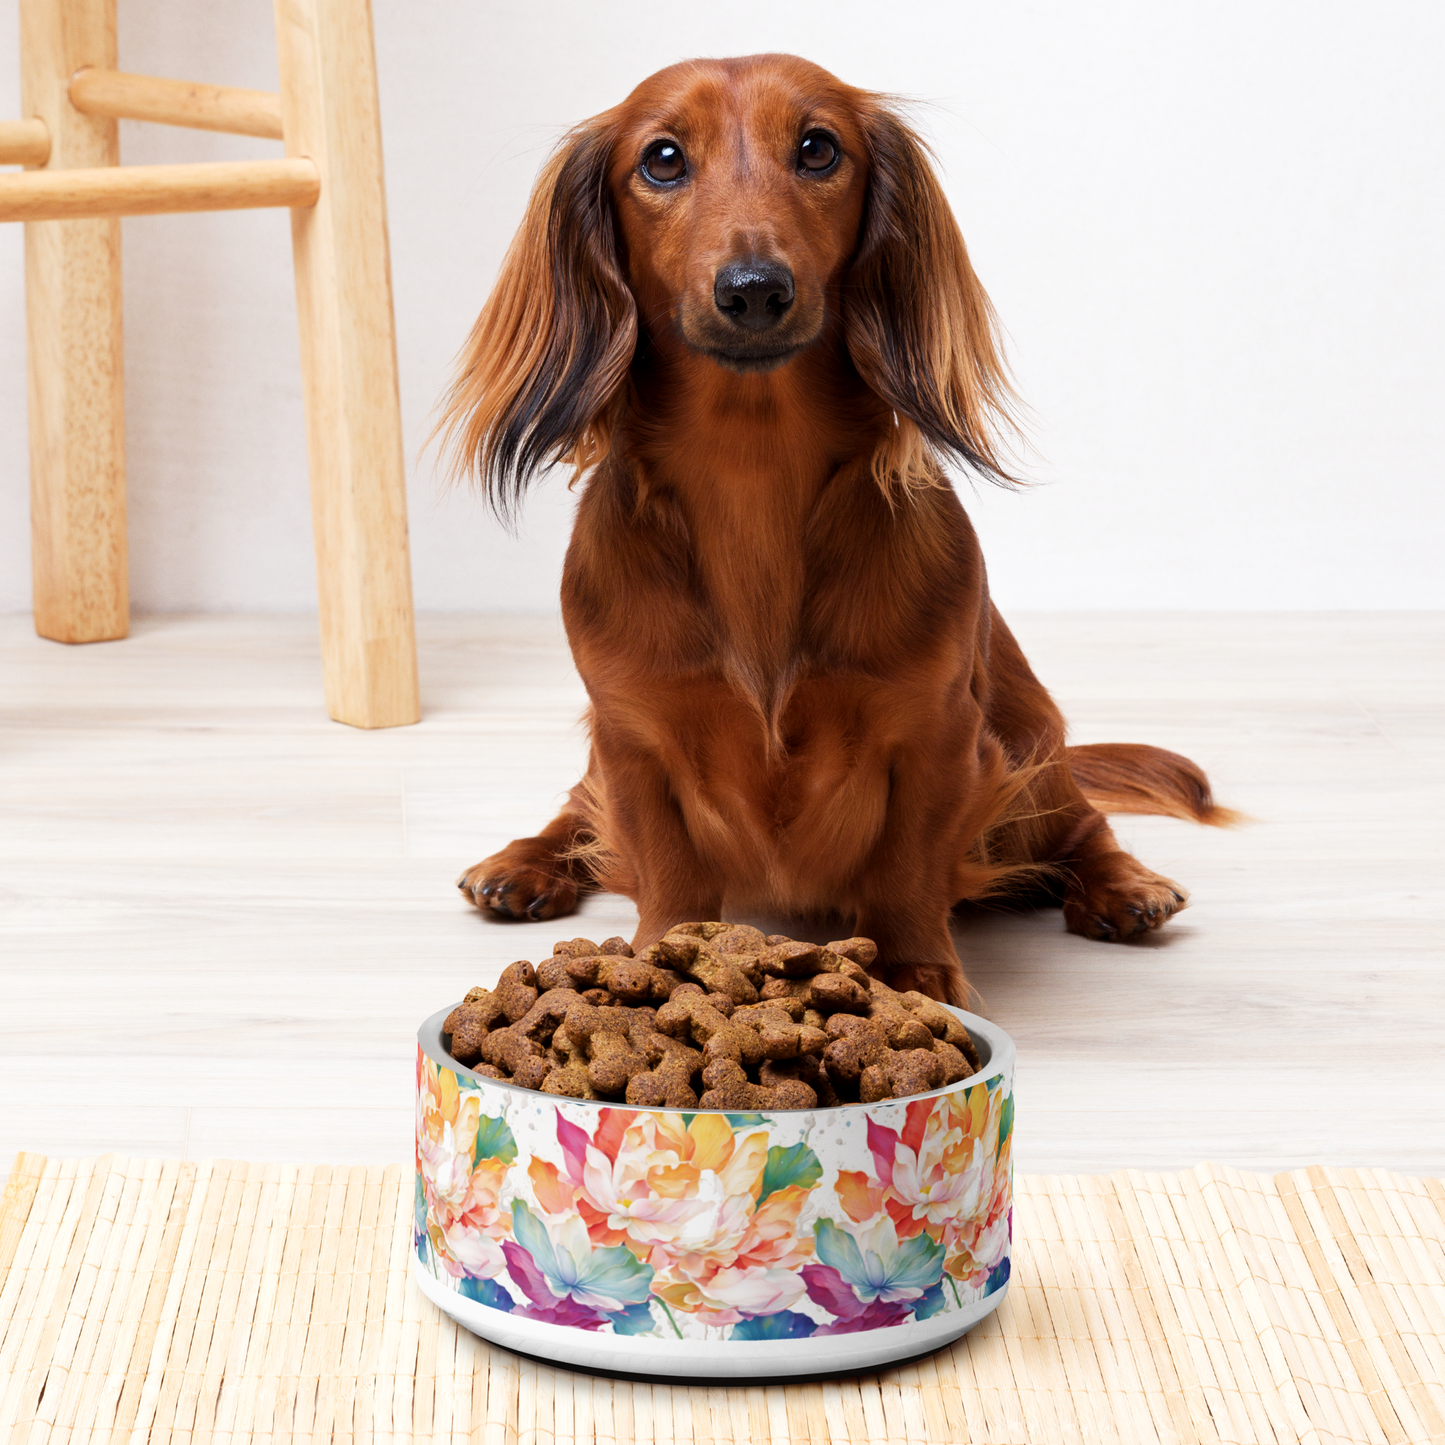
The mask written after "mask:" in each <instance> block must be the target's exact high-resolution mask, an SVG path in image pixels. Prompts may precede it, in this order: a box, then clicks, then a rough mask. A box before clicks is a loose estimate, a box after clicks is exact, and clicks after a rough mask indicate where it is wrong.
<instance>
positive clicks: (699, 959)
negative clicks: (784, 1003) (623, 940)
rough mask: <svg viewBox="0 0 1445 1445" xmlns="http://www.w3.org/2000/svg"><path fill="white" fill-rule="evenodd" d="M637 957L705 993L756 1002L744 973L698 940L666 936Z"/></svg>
mask: <svg viewBox="0 0 1445 1445" xmlns="http://www.w3.org/2000/svg"><path fill="white" fill-rule="evenodd" d="M639 956H640V957H641V958H644V959H646V960H647V961H648V962H649V963H652V964H655V965H656V966H657V967H659V968H670V969H675V970H676V971H677V972H678V973H682V974H686V975H687V977H688V978H691V979H694V980H696V982H698V983H700V984H701V985H702V986H703V987H704V988H705V989H707V990H708V992H709V993H725V994H726V995H727V996H728V997H729V998H730V999H732V1001H733V1002H734V1003H756V1002H757V1001H758V991H757V988H756V987H755V986H754V984H753V982H752V980H751V979H749V978H748V976H747V974H745V973H744V972H743V971H742V969H741V968H739V967H738V965H737V964H736V963H735V962H732V961H729V960H727V959H725V958H722V957H720V956H719V955H717V954H715V953H713V952H712V950H711V949H709V948H708V947H707V945H706V944H705V943H704V942H703V941H702V940H701V939H697V938H693V937H691V936H687V935H682V936H673V935H671V934H669V935H668V936H667V937H666V938H663V939H659V940H658V942H656V943H654V944H653V945H652V947H651V948H644V949H643V950H642V953H641V954H640V955H639Z"/></svg>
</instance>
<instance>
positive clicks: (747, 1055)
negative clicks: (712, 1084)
mask: <svg viewBox="0 0 1445 1445" xmlns="http://www.w3.org/2000/svg"><path fill="white" fill-rule="evenodd" d="M657 1028H658V1031H659V1032H660V1033H664V1034H669V1035H671V1036H672V1037H673V1038H675V1039H681V1038H690V1039H691V1040H692V1041H693V1042H694V1043H696V1044H701V1045H702V1051H703V1057H704V1058H706V1059H708V1060H709V1061H711V1060H713V1059H719V1058H728V1059H735V1060H738V1061H740V1062H742V1063H743V1064H760V1063H761V1062H762V1061H763V1045H762V1040H761V1039H759V1037H758V1036H757V1034H755V1033H754V1032H753V1031H752V1029H750V1028H745V1027H744V1026H743V1025H741V1024H735V1023H733V1021H732V1020H731V1019H729V1018H727V1017H725V1016H724V1015H723V1014H722V1013H721V1012H720V1011H719V1010H717V1009H715V1008H714V1007H713V1006H712V1004H710V1003H709V1002H708V1001H707V999H705V998H698V997H697V995H695V994H684V995H683V997H681V998H676V997H674V998H671V999H669V1000H668V1001H667V1002H666V1003H665V1004H663V1006H662V1007H661V1008H660V1009H658V1011H657Z"/></svg>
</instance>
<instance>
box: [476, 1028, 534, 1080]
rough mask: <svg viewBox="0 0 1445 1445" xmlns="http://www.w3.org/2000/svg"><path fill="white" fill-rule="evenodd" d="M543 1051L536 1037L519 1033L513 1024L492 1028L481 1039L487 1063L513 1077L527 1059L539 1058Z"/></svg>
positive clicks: (482, 1050)
mask: <svg viewBox="0 0 1445 1445" xmlns="http://www.w3.org/2000/svg"><path fill="white" fill-rule="evenodd" d="M543 1053H544V1050H543V1048H542V1045H541V1044H539V1043H538V1042H537V1040H536V1039H529V1038H528V1037H527V1036H526V1034H523V1033H519V1032H518V1031H517V1029H516V1027H515V1026H513V1027H510V1028H505V1029H493V1030H492V1032H491V1033H489V1034H488V1035H487V1036H486V1038H484V1039H483V1040H482V1049H481V1054H482V1057H483V1058H484V1059H485V1060H486V1061H487V1062H488V1063H489V1064H495V1065H496V1066H497V1067H498V1068H501V1069H505V1070H506V1071H507V1072H508V1074H510V1075H511V1076H512V1077H513V1078H514V1079H515V1078H516V1077H517V1071H518V1070H519V1069H520V1068H521V1067H522V1065H523V1064H524V1063H525V1062H526V1061H527V1060H528V1059H540V1058H541V1057H542V1055H543ZM544 1077H545V1076H544ZM539 1082H540V1081H539ZM529 1087H530V1086H529Z"/></svg>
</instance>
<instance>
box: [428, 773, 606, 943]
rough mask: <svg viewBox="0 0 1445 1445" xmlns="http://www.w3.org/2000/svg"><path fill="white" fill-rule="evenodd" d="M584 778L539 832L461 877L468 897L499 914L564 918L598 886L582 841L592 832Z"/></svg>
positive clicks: (480, 906)
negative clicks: (581, 849) (581, 847)
mask: <svg viewBox="0 0 1445 1445" xmlns="http://www.w3.org/2000/svg"><path fill="white" fill-rule="evenodd" d="M589 797H590V793H589V789H588V785H587V780H586V779H585V778H584V779H583V780H582V782H580V783H579V784H578V785H577V786H576V787H575V788H573V789H572V792H571V794H570V796H569V797H568V800H567V806H566V807H565V808H564V809H563V810H562V811H561V812H560V813H559V814H558V815H557V816H556V817H555V818H553V819H552V821H551V822H550V823H548V824H547V826H546V827H545V828H543V829H542V831H541V832H540V833H538V834H537V836H536V837H535V838H516V839H514V840H513V841H512V842H510V843H508V844H507V846H506V847H505V848H503V849H502V851H501V852H500V853H493V854H492V856H491V857H490V858H484V859H482V861H481V862H480V863H478V864H477V865H476V866H475V867H473V868H468V869H467V871H466V872H465V873H463V874H462V876H461V877H460V878H458V879H457V887H458V888H460V889H461V891H462V895H463V896H464V897H465V898H466V899H467V901H468V902H470V903H474V904H476V906H477V907H478V908H480V909H481V910H482V912H483V913H488V914H491V915H492V916H494V917H496V918H520V919H527V920H532V921H537V920H541V919H546V918H560V917H562V915H563V914H566V913H571V912H573V910H574V909H576V907H577V900H578V898H579V897H580V896H581V895H582V893H584V892H586V891H588V890H590V889H591V888H593V887H595V886H596V883H595V879H594V877H593V874H592V870H591V868H590V867H589V866H588V864H587V861H586V859H585V857H579V856H578V853H577V849H578V845H579V844H580V843H585V842H586V841H587V840H588V839H589V838H590V837H591V835H592V826H591V818H590V815H589V812H588V809H587V800H588V798H589Z"/></svg>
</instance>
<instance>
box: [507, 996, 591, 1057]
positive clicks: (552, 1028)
mask: <svg viewBox="0 0 1445 1445" xmlns="http://www.w3.org/2000/svg"><path fill="white" fill-rule="evenodd" d="M581 1002H582V995H581V994H579V993H576V992H574V991H573V990H572V989H568V988H554V989H549V990H548V991H547V992H546V993H544V994H541V995H539V996H538V999H537V1002H536V1003H534V1004H533V1005H532V1007H531V1008H529V1009H528V1010H527V1012H526V1013H525V1014H523V1016H522V1017H521V1018H519V1019H518V1020H517V1022H516V1023H515V1025H513V1027H515V1028H516V1030H517V1032H518V1033H521V1034H526V1036H527V1037H528V1038H529V1039H537V1040H539V1041H540V1042H541V1043H544V1044H545V1043H549V1042H550V1041H551V1039H552V1036H553V1034H555V1033H556V1031H557V1029H558V1028H559V1027H560V1026H561V1024H562V1021H563V1020H564V1019H565V1018H566V1017H567V1010H568V1009H569V1008H570V1007H571V1006H572V1005H573V1004H574V1003H581Z"/></svg>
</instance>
